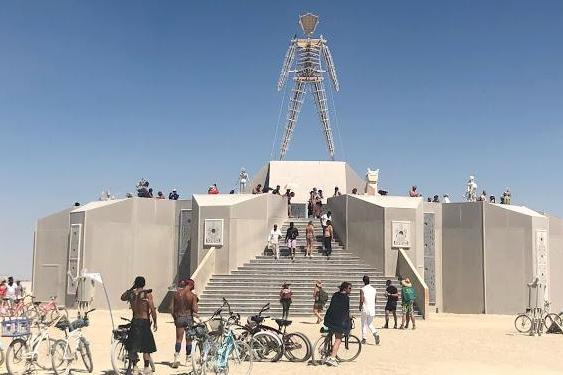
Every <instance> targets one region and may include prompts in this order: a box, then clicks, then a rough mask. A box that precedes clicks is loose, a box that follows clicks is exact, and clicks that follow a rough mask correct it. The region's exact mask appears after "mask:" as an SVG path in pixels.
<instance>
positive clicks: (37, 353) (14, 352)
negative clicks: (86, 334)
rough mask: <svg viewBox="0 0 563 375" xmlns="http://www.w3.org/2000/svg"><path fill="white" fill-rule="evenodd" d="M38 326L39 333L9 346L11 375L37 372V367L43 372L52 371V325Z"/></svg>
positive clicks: (7, 360)
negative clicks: (50, 332) (50, 334)
mask: <svg viewBox="0 0 563 375" xmlns="http://www.w3.org/2000/svg"><path fill="white" fill-rule="evenodd" d="M61 317H62V316H61ZM61 317H59V318H58V319H57V321H56V322H58V320H60V319H61ZM56 322H55V323H56ZM37 326H38V327H39V332H38V333H36V334H32V335H30V336H29V337H26V336H22V337H18V338H15V339H14V340H13V341H12V342H11V343H10V345H9V346H8V349H7V350H6V368H7V369H8V373H9V374H10V375H19V374H30V373H33V372H35V371H36V367H39V368H40V369H42V370H49V369H51V338H50V337H49V328H50V325H46V324H40V323H37Z"/></svg>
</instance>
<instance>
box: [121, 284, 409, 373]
mask: <svg viewBox="0 0 563 375" xmlns="http://www.w3.org/2000/svg"><path fill="white" fill-rule="evenodd" d="M362 282H363V286H362V287H361V289H360V303H359V306H358V310H359V312H360V314H361V327H360V337H361V342H362V344H366V343H367V340H368V338H369V337H373V339H374V342H375V344H376V345H379V344H380V341H381V339H380V335H379V331H378V330H377V328H376V327H375V325H374V319H375V310H376V302H377V294H378V291H377V290H376V288H375V287H374V286H373V285H371V284H370V278H369V276H367V275H366V276H364V277H363V279H362ZM194 288H195V283H194V281H193V280H191V279H187V280H182V281H180V282H179V283H178V288H177V290H176V291H175V292H174V295H173V297H172V300H171V304H170V313H171V315H172V319H173V321H174V326H175V330H176V332H175V333H176V334H175V341H174V359H173V361H172V363H171V367H172V368H178V366H179V365H180V355H181V354H180V353H181V349H182V343H183V341H184V338H185V340H186V343H185V353H186V362H189V361H190V355H191V352H192V341H191V339H190V337H189V336H188V335H186V333H187V330H189V329H190V328H191V327H192V326H193V325H194V322H195V321H196V320H199V314H198V310H199V309H198V301H199V298H198V296H197V295H196V294H195V292H194ZM351 292H352V284H351V283H349V282H343V283H342V284H341V285H340V287H339V289H338V291H336V292H335V293H333V294H332V296H331V297H330V298H329V295H328V294H327V292H326V291H325V290H324V288H323V283H322V282H321V281H320V280H317V281H316V282H315V285H314V288H313V300H314V302H313V314H314V316H315V317H316V324H320V323H321V322H322V323H323V324H324V326H325V327H326V328H327V329H328V331H329V332H330V333H332V334H333V335H334V337H335V341H334V344H333V348H332V352H331V355H330V357H329V358H328V359H327V360H326V364H327V365H329V366H338V361H337V360H336V356H337V354H338V350H339V347H340V343H341V341H342V337H343V335H344V334H347V333H348V332H350V330H351V329H352V319H353V317H352V310H351V307H350V293H351ZM384 295H385V298H386V299H387V301H386V305H385V325H384V326H383V328H384V329H387V328H389V317H390V315H391V314H392V315H393V318H394V322H395V324H394V327H393V328H395V329H396V328H397V313H396V310H397V304H398V303H399V301H401V307H402V313H403V314H402V318H401V326H400V327H399V328H400V329H405V328H408V327H409V323H410V322H412V329H415V328H416V327H415V320H414V315H413V313H414V300H415V298H416V292H415V290H414V287H413V286H412V284H411V283H410V280H409V279H408V278H405V279H404V280H401V292H400V293H399V292H398V289H397V287H396V286H394V285H393V284H392V281H391V280H387V282H386V287H385V293H384ZM279 297H280V304H281V305H282V319H288V318H289V310H290V306H291V302H292V297H293V291H292V290H291V284H290V283H288V282H284V283H283V285H282V286H281V289H280V293H279ZM329 299H330V302H329V306H328V308H327V310H326V313H325V315H324V317H323V316H322V312H323V310H324V307H325V305H326V303H327V302H328V301H329ZM121 300H122V301H126V302H128V303H129V307H130V309H131V311H132V315H133V316H132V319H131V328H130V333H129V339H128V341H127V347H126V349H127V350H128V351H130V352H133V353H142V356H143V357H142V359H143V364H144V370H143V374H144V375H149V374H152V372H153V370H152V368H151V354H152V353H154V352H156V350H157V348H156V344H155V340H154V335H153V331H154V332H156V331H157V330H158V324H157V312H156V307H155V305H154V300H153V296H152V289H148V288H147V287H146V280H145V278H144V277H142V276H137V277H136V278H135V281H134V282H133V286H132V287H131V288H130V289H128V290H126V291H125V292H124V293H123V294H122V295H121ZM405 322H406V324H405ZM151 327H152V330H151ZM133 371H134V373H138V369H136V368H135V369H133Z"/></svg>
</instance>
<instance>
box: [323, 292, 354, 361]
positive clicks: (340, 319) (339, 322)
mask: <svg viewBox="0 0 563 375" xmlns="http://www.w3.org/2000/svg"><path fill="white" fill-rule="evenodd" d="M351 291H352V284H350V283H348V282H343V283H342V284H341V285H340V290H339V291H338V292H336V293H334V294H333V295H332V298H331V300H330V306H329V307H328V309H327V310H326V315H325V320H324V324H325V326H326V327H327V328H328V330H329V331H330V332H331V333H332V334H334V344H333V346H332V353H330V357H328V358H327V359H326V362H325V363H326V364H327V365H329V366H338V362H337V361H336V354H338V348H339V347H340V343H341V342H342V335H343V334H344V333H348V332H350V292H351Z"/></svg>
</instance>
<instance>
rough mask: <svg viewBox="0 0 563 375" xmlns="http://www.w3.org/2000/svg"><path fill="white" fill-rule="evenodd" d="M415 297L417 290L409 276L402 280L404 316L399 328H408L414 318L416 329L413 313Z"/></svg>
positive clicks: (413, 327)
mask: <svg viewBox="0 0 563 375" xmlns="http://www.w3.org/2000/svg"><path fill="white" fill-rule="evenodd" d="M415 299H416V292H415V290H414V288H413V286H412V284H411V281H410V279H409V278H408V277H407V278H406V279H404V280H403V281H401V305H402V307H403V316H402V317H401V326H400V327H399V329H408V328H409V320H412V329H416V325H415V323H414V314H413V312H414V300H415ZM405 319H406V324H405Z"/></svg>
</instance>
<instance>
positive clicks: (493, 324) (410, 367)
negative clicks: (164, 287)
mask: <svg viewBox="0 0 563 375" xmlns="http://www.w3.org/2000/svg"><path fill="white" fill-rule="evenodd" d="M114 316H115V317H116V318H117V319H118V317H119V316H129V312H127V311H117V312H114ZM117 319H116V321H117ZM313 320H314V319H313V318H311V319H305V318H296V319H295V320H294V325H292V326H291V328H292V330H295V331H301V332H303V333H305V334H306V335H307V336H308V337H309V338H310V340H311V341H313V343H314V341H315V340H316V339H317V338H318V337H319V336H320V334H319V333H318V329H319V326H317V325H314V324H311V323H310V322H312V321H313ZM512 323H513V317H512V316H498V315H453V314H435V315H432V316H431V317H430V319H428V320H426V321H419V322H418V324H417V329H416V330H415V331H412V330H408V331H400V330H393V329H388V330H381V339H382V342H381V345H380V346H375V345H373V339H371V340H368V343H369V345H366V346H363V348H362V353H361V355H360V357H359V358H358V359H357V360H356V362H353V363H347V364H342V365H341V366H340V367H339V368H329V367H326V366H311V365H308V364H306V363H288V362H286V361H285V360H284V361H282V362H280V363H258V364H255V366H254V368H253V371H252V373H253V374H307V375H313V374H321V373H323V374H324V373H334V374H344V373H350V374H354V375H360V374H385V375H391V374H409V375H411V374H418V375H421V374H471V375H474V374H511V375H518V374H526V375H528V374H530V373H533V374H563V361H562V360H561V358H563V335H543V336H541V337H528V336H524V335H520V334H517V333H516V331H515V330H514V328H513V325H512ZM376 325H377V326H381V325H383V322H382V320H381V319H377V320H376ZM84 332H85V335H86V336H87V337H88V339H89V340H90V342H91V345H92V351H93V356H94V373H96V374H106V373H110V372H111V363H110V357H109V349H110V332H111V322H110V318H109V314H108V312H107V311H96V312H94V313H93V314H92V324H91V326H90V327H89V328H87V329H86V330H85V331H84ZM354 334H356V335H358V336H359V331H358V328H356V329H355V332H354ZM155 337H156V341H157V347H158V349H159V350H158V352H157V353H156V354H155V355H154V358H155V361H156V362H157V365H156V366H157V368H156V372H157V373H159V374H186V373H188V372H189V370H190V367H186V366H181V367H180V368H179V369H176V370H174V369H171V368H170V367H169V366H168V363H169V361H170V360H171V359H172V354H173V350H174V330H173V325H172V320H171V319H170V316H169V315H163V314H161V315H160V316H159V330H158V332H157V333H156V335H155ZM3 340H4V339H3ZM3 343H4V345H7V344H8V342H7V341H5V340H4V341H3ZM5 372H6V368H5V365H4V366H2V368H0V373H5Z"/></svg>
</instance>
